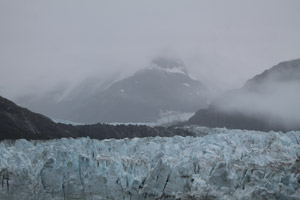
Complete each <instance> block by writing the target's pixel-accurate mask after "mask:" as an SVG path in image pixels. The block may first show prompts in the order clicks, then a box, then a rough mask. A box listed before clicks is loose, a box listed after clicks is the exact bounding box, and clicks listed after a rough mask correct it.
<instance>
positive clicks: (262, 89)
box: [188, 59, 300, 131]
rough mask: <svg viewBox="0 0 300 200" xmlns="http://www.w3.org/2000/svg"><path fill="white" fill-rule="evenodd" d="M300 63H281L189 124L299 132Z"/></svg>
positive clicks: (211, 105)
mask: <svg viewBox="0 0 300 200" xmlns="http://www.w3.org/2000/svg"><path fill="white" fill-rule="evenodd" d="M299 91H300V59H298V60H292V61H287V62H282V63H279V64H278V65H276V66H274V67H272V68H271V69H269V70H266V71H264V72H263V73H262V74H259V75H257V76H255V77H253V78H252V79H250V80H248V81H247V82H246V83H245V85H244V86H243V87H242V88H240V89H237V90H232V91H230V92H227V93H225V94H224V95H221V96H220V97H218V98H217V99H215V100H214V101H212V103H211V104H210V106H209V108H208V109H200V110H199V111H198V112H197V113H196V114H195V115H194V116H193V117H191V118H190V119H189V121H188V124H198V125H202V126H208V127H227V128H237V129H253V130H262V131H269V130H277V131H288V130H299V129H300V106H299V102H300V93H299Z"/></svg>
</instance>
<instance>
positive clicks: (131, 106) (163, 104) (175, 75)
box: [69, 58, 208, 123]
mask: <svg viewBox="0 0 300 200" xmlns="http://www.w3.org/2000/svg"><path fill="white" fill-rule="evenodd" d="M207 92H208V90H207V89H206V87H205V86H204V85H203V84H202V83H201V82H200V81H197V80H194V79H192V78H191V77H190V76H189V75H188V74H187V71H186V68H185V67H184V65H183V64H182V63H181V62H179V61H178V62H176V61H173V60H171V61H170V60H166V59H162V58H159V59H157V60H154V61H153V62H152V66H151V67H150V68H147V69H143V70H140V71H138V72H137V73H135V74H134V75H133V76H131V77H129V78H126V79H123V80H121V81H118V82H116V83H115V84H113V85H112V86H111V87H109V88H108V89H107V90H105V91H103V92H101V93H99V94H96V95H95V96H94V97H93V98H91V99H90V100H89V101H87V102H86V103H85V105H84V106H82V107H81V108H79V110H77V111H76V113H75V112H74V113H73V114H72V116H70V117H69V118H71V120H73V121H79V122H88V123H93V122H155V121H156V120H157V119H158V118H160V117H161V115H163V114H164V113H165V112H180V113H182V112H194V111H195V110H196V109H197V108H199V107H207V101H208V99H207V97H206V96H207Z"/></svg>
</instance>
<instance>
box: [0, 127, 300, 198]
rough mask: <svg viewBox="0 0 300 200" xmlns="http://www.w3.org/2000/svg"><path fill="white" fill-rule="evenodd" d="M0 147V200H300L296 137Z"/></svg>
mask: <svg viewBox="0 0 300 200" xmlns="http://www.w3.org/2000/svg"><path fill="white" fill-rule="evenodd" d="M185 128H187V129H189V130H191V131H194V132H196V133H197V134H198V136H197V137H190V136H189V137H181V136H174V137H149V138H133V139H127V138H125V139H119V140H117V139H106V140H101V141H100V140H95V139H90V138H78V139H71V138H70V139H67V138H63V139H56V140H48V141H27V140H24V139H20V140H15V141H13V140H5V141H2V142H1V143H0V181H1V186H0V199H1V200H2V199H4V200H15V199H21V200H23V199H24V200H33V199H39V200H40V199H45V200H46V199H47V200H48V199H51V200H63V199H85V200H100V199H128V200H129V199H131V200H134V199H224V200H225V199H245V200H246V199H247V200H248V199H253V200H254V199H255V200H258V199H300V145H299V142H300V132H296V131H292V132H287V133H281V132H258V131H244V130H227V129H225V128H223V129H211V128H203V127H196V126H193V127H185Z"/></svg>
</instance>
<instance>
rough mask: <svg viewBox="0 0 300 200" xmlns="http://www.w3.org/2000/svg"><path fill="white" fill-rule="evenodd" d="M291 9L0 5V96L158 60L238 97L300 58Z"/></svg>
mask: <svg viewBox="0 0 300 200" xmlns="http://www.w3.org/2000/svg"><path fill="white" fill-rule="evenodd" d="M299 9H300V1H299V0H281V1H279V0H248V1H242V0H226V1H222V0H219V1H217V0H207V1H200V0H197V1H196V0H195V1H193V0H185V1H183V0H181V1H179V0H178V1H177V0H155V1H154V0H151V1H141V0H137V1H110V0H107V1H101V0H94V1H92V0H86V1H81V0H80V1H79V0H64V1H62V0H45V1H40V0H26V1H23V0H18V1H17V0H1V1H0V95H1V96H5V97H8V98H14V97H16V96H18V95H24V94H26V93H39V92H43V91H47V90H49V89H51V88H52V87H55V86H58V85H67V87H74V86H76V84H78V83H80V81H82V80H84V79H85V78H87V77H90V76H93V77H99V80H101V81H103V80H105V79H107V77H112V76H113V75H116V74H118V75H121V76H127V75H130V74H132V73H133V72H134V71H135V70H137V69H139V68H142V67H146V66H147V64H148V63H149V61H150V60H151V59H152V58H153V57H155V56H158V55H171V56H175V57H179V58H181V59H182V60H183V61H184V62H185V63H186V65H187V68H188V69H189V71H190V73H191V74H192V76H194V77H196V78H199V79H200V80H202V81H203V82H205V83H206V84H207V85H208V86H213V87H217V88H220V89H223V90H225V89H231V88H236V87H241V86H242V84H243V83H244V82H245V81H246V80H247V79H249V78H251V77H252V76H254V75H255V74H257V73H261V72H262V71H264V70H265V69H267V68H270V67H271V66H273V65H275V64H277V63H278V62H281V61H285V60H291V59H296V58H300V37H299V35H300V12H299Z"/></svg>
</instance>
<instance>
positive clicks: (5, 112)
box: [0, 96, 74, 140]
mask: <svg viewBox="0 0 300 200" xmlns="http://www.w3.org/2000/svg"><path fill="white" fill-rule="evenodd" d="M61 137H74V135H73V134H72V133H70V132H69V131H67V130H65V129H63V128H61V127H59V126H58V125H57V124H55V123H54V122H53V121H51V119H49V118H47V117H45V116H43V115H41V114H37V113H33V112H31V111H29V110H28V109H26V108H22V107H20V106H17V105H16V104H15V103H13V102H12V101H9V100H8V99H5V98H3V97H1V96H0V140H3V139H20V138H26V139H53V138H61Z"/></svg>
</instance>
